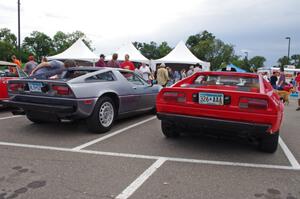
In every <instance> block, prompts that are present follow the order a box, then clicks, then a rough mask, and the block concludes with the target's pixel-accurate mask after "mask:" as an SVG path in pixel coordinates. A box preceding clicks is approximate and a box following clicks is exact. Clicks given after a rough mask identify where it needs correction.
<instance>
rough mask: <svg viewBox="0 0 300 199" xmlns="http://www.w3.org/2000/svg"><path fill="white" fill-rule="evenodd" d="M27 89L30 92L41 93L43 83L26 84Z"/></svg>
mask: <svg viewBox="0 0 300 199" xmlns="http://www.w3.org/2000/svg"><path fill="white" fill-rule="evenodd" d="M28 87H29V90H30V91H31V92H39V93H41V92H42V87H43V83H41V82H28Z"/></svg>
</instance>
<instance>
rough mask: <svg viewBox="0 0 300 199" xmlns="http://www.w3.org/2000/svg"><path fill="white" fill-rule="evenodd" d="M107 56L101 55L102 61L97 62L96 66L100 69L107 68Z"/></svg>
mask: <svg viewBox="0 0 300 199" xmlns="http://www.w3.org/2000/svg"><path fill="white" fill-rule="evenodd" d="M104 59H105V56H104V55H103V54H101V55H100V59H99V60H98V61H97V63H96V66H98V67H106V63H105V62H104Z"/></svg>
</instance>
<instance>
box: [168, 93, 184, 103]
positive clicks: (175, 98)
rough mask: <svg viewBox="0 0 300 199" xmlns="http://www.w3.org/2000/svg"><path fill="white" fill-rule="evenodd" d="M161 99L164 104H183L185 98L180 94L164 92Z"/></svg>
mask: <svg viewBox="0 0 300 199" xmlns="http://www.w3.org/2000/svg"><path fill="white" fill-rule="evenodd" d="M163 99H164V101H166V102H185V101H186V96H185V93H182V92H174V91H172V92H164V93H163Z"/></svg>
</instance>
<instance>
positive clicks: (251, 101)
mask: <svg viewBox="0 0 300 199" xmlns="http://www.w3.org/2000/svg"><path fill="white" fill-rule="evenodd" d="M156 108H157V117H158V118H159V119H160V120H161V129H162V132H163V134H164V135H165V136H166V137H167V138H172V137H178V136H179V135H180V134H181V132H182V129H185V130H186V129H190V130H196V132H204V131H205V132H206V133H208V134H212V133H215V132H216V131H215V130H218V132H219V133H222V134H224V135H234V136H242V137H250V138H252V139H254V140H256V141H258V143H259V147H260V149H261V150H263V151H265V152H270V153H273V152H275V151H276V149H277V145H278V137H279V130H280V126H281V122H282V118H283V109H284V106H283V103H282V102H281V100H280V98H279V96H278V95H277V94H276V93H275V92H274V91H273V88H272V87H271V85H270V84H269V83H268V82H267V81H266V80H264V79H263V78H262V77H261V76H259V75H257V74H253V73H236V72H198V73H196V74H194V75H192V76H191V77H188V78H186V79H184V80H182V81H180V82H178V83H176V84H174V85H173V86H172V87H170V88H163V89H162V90H161V91H160V93H159V94H158V96H157V102H156Z"/></svg>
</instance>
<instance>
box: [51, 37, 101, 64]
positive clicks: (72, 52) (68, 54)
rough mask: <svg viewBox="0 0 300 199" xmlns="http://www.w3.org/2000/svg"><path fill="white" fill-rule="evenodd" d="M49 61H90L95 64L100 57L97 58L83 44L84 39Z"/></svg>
mask: <svg viewBox="0 0 300 199" xmlns="http://www.w3.org/2000/svg"><path fill="white" fill-rule="evenodd" d="M47 58H48V60H53V59H58V60H66V59H74V60H81V61H89V62H93V63H95V62H96V61H97V60H98V59H99V57H98V56H96V55H95V54H94V53H93V52H92V51H91V50H90V49H89V48H88V47H87V46H86V45H85V43H83V41H82V39H78V40H77V41H76V42H75V43H74V44H73V45H72V46H70V47H69V48H68V49H66V50H65V51H64V52H62V53H60V54H57V55H54V56H50V57H47Z"/></svg>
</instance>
